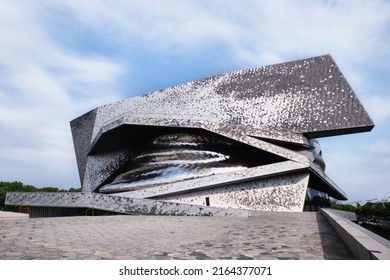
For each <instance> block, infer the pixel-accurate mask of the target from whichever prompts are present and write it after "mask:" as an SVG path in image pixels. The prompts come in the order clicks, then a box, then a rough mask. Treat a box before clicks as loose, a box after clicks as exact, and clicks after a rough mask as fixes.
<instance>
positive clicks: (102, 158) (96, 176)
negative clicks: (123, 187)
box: [83, 149, 130, 191]
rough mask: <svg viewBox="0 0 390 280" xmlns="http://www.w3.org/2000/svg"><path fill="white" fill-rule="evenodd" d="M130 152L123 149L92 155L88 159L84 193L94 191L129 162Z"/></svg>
mask: <svg viewBox="0 0 390 280" xmlns="http://www.w3.org/2000/svg"><path fill="white" fill-rule="evenodd" d="M129 157H130V151H129V150H128V149H121V150H117V151H112V152H107V153H102V154H98V155H90V156H89V157H88V162H87V167H86V170H87V171H88V172H87V173H86V175H85V183H84V184H83V185H84V187H83V191H93V190H95V189H96V188H97V187H98V186H99V185H101V184H102V183H104V182H105V181H106V180H107V178H109V177H110V176H111V175H112V174H113V173H115V171H117V170H118V169H119V168H120V167H121V166H122V164H124V163H125V162H126V161H128V160H129Z"/></svg>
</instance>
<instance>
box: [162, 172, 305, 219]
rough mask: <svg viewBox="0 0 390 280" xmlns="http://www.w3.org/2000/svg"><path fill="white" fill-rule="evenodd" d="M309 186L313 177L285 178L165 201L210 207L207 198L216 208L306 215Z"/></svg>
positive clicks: (251, 182)
mask: <svg viewBox="0 0 390 280" xmlns="http://www.w3.org/2000/svg"><path fill="white" fill-rule="evenodd" d="M308 182H309V173H303V174H292V175H282V176H278V177H273V178H268V179H260V180H253V181H250V182H243V183H238V184H231V185H227V186H221V187H217V188H212V189H207V190H201V191H195V192H190V193H185V194H179V195H168V196H163V197H161V199H164V200H168V201H172V202H181V203H190V204H194V205H206V198H208V202H209V203H210V204H209V205H210V206H213V207H220V208H236V209H251V210H261V211H292V212H302V210H303V206H304V202H305V195H306V190H307V185H308Z"/></svg>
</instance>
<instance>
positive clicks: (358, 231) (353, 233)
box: [321, 209, 390, 260]
mask: <svg viewBox="0 0 390 280" xmlns="http://www.w3.org/2000/svg"><path fill="white" fill-rule="evenodd" d="M321 212H322V214H323V215H324V216H325V218H326V219H327V220H328V221H329V223H330V224H331V225H332V226H333V228H334V229H335V230H336V231H337V233H338V235H339V236H340V237H341V239H342V240H343V241H344V242H345V244H346V245H347V246H348V248H349V249H350V250H351V252H352V253H353V254H354V255H355V257H356V258H358V259H361V260H390V247H389V244H390V241H388V240H386V239H384V238H382V237H380V236H379V235H376V234H375V233H372V232H369V231H368V230H366V229H364V228H363V227H361V226H359V225H357V224H355V223H353V222H351V221H350V220H348V219H347V218H345V217H342V216H341V215H339V214H338V213H337V212H335V211H333V210H331V209H321Z"/></svg>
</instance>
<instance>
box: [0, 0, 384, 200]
mask: <svg viewBox="0 0 390 280" xmlns="http://www.w3.org/2000/svg"><path fill="white" fill-rule="evenodd" d="M0 34H1V36H0V181H22V182H24V183H25V184H32V185H35V186H38V187H44V186H56V187H59V188H65V189H67V188H70V187H79V186H80V182H79V179H78V174H77V166H76V160H75V155H74V150H73V143H72V138H71V132H70V127H69V122H70V121H71V120H72V119H74V118H76V117H78V116H80V115H82V114H84V113H85V112H87V111H89V110H91V109H93V108H95V107H97V106H101V105H104V104H106V103H110V102H115V101H118V100H121V99H125V98H129V97H132V96H137V95H141V94H145V93H148V92H151V91H154V90H159V89H163V88H166V87H170V86H174V85H176V84H180V83H184V82H188V81H192V80H196V79H200V78H204V77H207V76H212V75H215V74H220V73H224V72H228V71H233V70H238V69H244V68H249V67H256V66H264V65H268V64H273V63H279V62H284V61H289V60H295V59H301V58H305V57H310V56H317V55H323V54H331V55H332V56H333V58H334V59H335V61H336V63H337V64H338V65H339V67H340V69H341V71H342V72H343V73H344V75H345V77H346V78H347V80H348V81H349V82H350V84H351V86H352V88H353V89H354V90H355V93H356V94H357V96H358V97H359V99H360V101H361V102H362V103H363V105H364V106H365V108H366V109H367V111H368V112H369V114H370V116H371V117H372V119H373V120H374V122H375V124H376V127H375V128H374V129H373V131H372V132H370V133H360V134H352V135H345V136H337V137H331V138H321V139H319V141H320V143H321V144H322V147H323V155H324V158H325V161H326V163H327V171H326V173H327V174H328V175H329V176H330V177H331V178H332V180H333V181H335V182H336V183H337V184H338V185H339V186H340V187H341V188H342V189H343V190H345V192H347V194H348V196H349V198H350V200H349V202H355V201H359V200H366V199H374V198H377V199H382V198H388V197H390V183H389V182H390V172H389V167H390V139H389V131H390V95H389V89H390V79H389V77H390V64H389V61H390V1H386V0H372V1H366V0H351V1H338V0H331V1H326V0H323V1H321V0H318V1H313V0H302V1H293V0H280V1H262V0H260V1H259V0H256V1H255V0H253V1H246V0H244V1H219V0H214V1H206V0H196V1H183V0H181V1H175V0H169V1H168V0H166V1H158V0H154V1H135V0H134V1H103V0H90V1H75V0H68V1H55V0H51V1H43V0H42V1H40V0H37V1H18V0H9V1H6V0H0Z"/></svg>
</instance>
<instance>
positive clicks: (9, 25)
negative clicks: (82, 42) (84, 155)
mask: <svg viewBox="0 0 390 280" xmlns="http://www.w3.org/2000/svg"><path fill="white" fill-rule="evenodd" d="M0 5H1V7H2V9H1V12H0V34H2V36H1V38H0V74H1V79H0V101H1V102H0V131H1V135H2V136H1V139H0V165H1V171H0V180H22V179H24V180H30V181H25V182H26V183H31V184H37V185H49V184H50V185H56V184H57V186H58V187H67V186H69V185H70V184H71V185H72V186H75V184H76V183H75V182H77V176H73V178H67V177H69V176H68V175H65V174H70V173H74V172H71V168H70V166H72V167H74V166H75V159H74V153H73V147H72V139H71V134H70V129H69V121H70V120H71V119H73V118H75V117H77V116H79V115H81V114H83V113H85V112H86V111H88V110H90V109H92V108H93V107H94V106H98V105H101V104H104V103H107V102H109V101H115V100H118V99H120V96H119V95H118V94H115V93H113V92H112V87H113V86H114V85H115V80H116V78H117V77H118V76H119V75H121V74H122V73H123V72H124V68H123V67H122V66H121V65H120V64H118V63H116V62H114V61H110V60H109V59H107V58H103V57H88V56H83V57H82V56H81V55H78V54H76V53H72V52H69V51H68V50H66V49H64V48H62V47H61V46H60V45H58V44H57V43H56V42H55V41H53V40H52V38H51V37H50V36H49V35H48V34H47V32H46V28H45V25H44V24H43V23H42V22H41V21H40V18H39V16H38V15H39V13H38V12H37V11H36V9H37V7H36V6H34V4H32V2H31V3H30V4H27V3H26V2H23V3H20V2H15V1H2V3H1V4H0ZM75 171H76V169H75ZM74 178H76V180H75V179H74ZM61 179H64V181H61Z"/></svg>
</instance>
